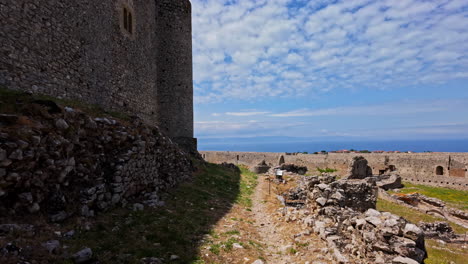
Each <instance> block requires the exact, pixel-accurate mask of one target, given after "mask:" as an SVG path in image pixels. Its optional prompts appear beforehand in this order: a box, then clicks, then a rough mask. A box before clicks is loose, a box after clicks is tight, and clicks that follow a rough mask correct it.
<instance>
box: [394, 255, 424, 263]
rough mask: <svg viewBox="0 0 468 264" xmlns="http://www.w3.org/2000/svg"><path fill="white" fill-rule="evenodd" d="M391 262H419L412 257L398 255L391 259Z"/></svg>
mask: <svg viewBox="0 0 468 264" xmlns="http://www.w3.org/2000/svg"><path fill="white" fill-rule="evenodd" d="M392 264H419V262H417V261H416V260H414V259H410V258H406V257H402V256H398V257H396V258H394V259H393V260H392Z"/></svg>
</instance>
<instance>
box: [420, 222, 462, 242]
mask: <svg viewBox="0 0 468 264" xmlns="http://www.w3.org/2000/svg"><path fill="white" fill-rule="evenodd" d="M419 227H420V228H421V229H422V230H423V231H424V236H425V237H426V238H437V239H442V240H445V241H450V240H452V239H455V238H457V235H456V234H455V233H454V232H453V229H452V227H451V226H450V225H449V224H448V223H447V222H435V223H424V222H420V223H419Z"/></svg>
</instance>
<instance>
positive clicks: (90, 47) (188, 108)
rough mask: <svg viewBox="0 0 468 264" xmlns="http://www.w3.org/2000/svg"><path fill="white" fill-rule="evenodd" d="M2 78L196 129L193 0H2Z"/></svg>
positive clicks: (189, 144) (171, 126)
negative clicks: (193, 77) (192, 27)
mask: <svg viewBox="0 0 468 264" xmlns="http://www.w3.org/2000/svg"><path fill="white" fill-rule="evenodd" d="M0 28H1V30H0V42H1V45H0V54H1V56H0V85H1V86H5V87H7V88H11V89H17V90H27V91H33V92H35V93H42V94H49V95H52V96H57V97H62V98H70V99H77V100H81V101H84V102H87V103H90V104H97V105H100V106H102V107H103V108H105V109H107V110H113V111H122V112H126V113H129V114H132V115H138V116H140V117H142V118H143V119H144V120H146V121H147V122H148V123H153V124H157V125H158V126H159V127H160V129H161V131H163V132H164V133H165V134H166V135H168V136H170V137H171V138H172V139H173V141H175V142H177V143H178V144H179V145H181V146H182V147H184V148H185V149H186V150H196V140H195V139H194V137H193V80H192V29H191V4H190V1H189V0H101V1H94V0H80V1H68V0H55V1H41V0H15V1H0Z"/></svg>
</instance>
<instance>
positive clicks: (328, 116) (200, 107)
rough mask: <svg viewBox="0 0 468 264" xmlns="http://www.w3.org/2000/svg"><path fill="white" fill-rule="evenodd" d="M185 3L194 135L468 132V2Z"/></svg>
mask: <svg viewBox="0 0 468 264" xmlns="http://www.w3.org/2000/svg"><path fill="white" fill-rule="evenodd" d="M192 8H193V56H194V98H195V136H196V137H198V138H212V137H217V138H225V137H258V136H290V137H311V138H314V139H325V138H341V139H358V140H361V139H432V138H434V139H458V138H468V1H466V0H437V1H423V0H387V1H384V0H382V1H368V0H345V1H328V0H318V1H314V0H310V1H304V0H268V1H266V0H192Z"/></svg>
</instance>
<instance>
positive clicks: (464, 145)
mask: <svg viewBox="0 0 468 264" xmlns="http://www.w3.org/2000/svg"><path fill="white" fill-rule="evenodd" d="M198 149H199V150H202V151H203V150H204V151H208V150H212V151H244V152H309V153H313V152H320V151H322V150H325V151H333V150H341V149H348V150H349V149H356V150H369V151H374V150H384V151H396V150H398V151H402V152H403V151H413V152H424V151H432V152H468V139H461V140H394V141H321V142H319V141H298V142H295V141H292V140H291V139H287V140H285V141H283V142H282V141H269V142H265V140H259V141H258V142H255V139H252V138H251V139H248V140H244V141H243V140H242V139H237V140H232V139H226V140H223V139H203V138H201V139H199V140H198Z"/></svg>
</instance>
